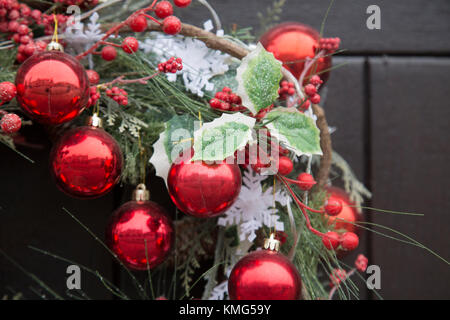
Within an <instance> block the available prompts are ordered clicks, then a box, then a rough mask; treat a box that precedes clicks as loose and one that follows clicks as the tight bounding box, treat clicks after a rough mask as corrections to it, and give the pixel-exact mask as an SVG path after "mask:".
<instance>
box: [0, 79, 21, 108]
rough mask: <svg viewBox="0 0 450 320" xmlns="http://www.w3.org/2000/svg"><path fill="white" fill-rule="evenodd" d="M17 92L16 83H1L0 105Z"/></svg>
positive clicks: (12, 97)
mask: <svg viewBox="0 0 450 320" xmlns="http://www.w3.org/2000/svg"><path fill="white" fill-rule="evenodd" d="M16 94H17V90H16V86H15V85H14V83H11V82H8V81H5V82H2V83H0V105H1V104H3V103H6V102H9V101H11V100H12V99H14V97H15V96H16Z"/></svg>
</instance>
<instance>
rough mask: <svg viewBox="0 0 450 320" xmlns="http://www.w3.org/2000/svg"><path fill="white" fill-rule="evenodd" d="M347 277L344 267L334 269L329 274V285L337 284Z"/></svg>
mask: <svg viewBox="0 0 450 320" xmlns="http://www.w3.org/2000/svg"><path fill="white" fill-rule="evenodd" d="M346 278H347V272H346V271H345V270H344V269H334V270H333V272H332V273H331V275H330V280H331V286H336V287H337V286H339V285H340V284H341V282H342V281H345V279H346Z"/></svg>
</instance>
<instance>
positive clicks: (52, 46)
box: [46, 41, 64, 52]
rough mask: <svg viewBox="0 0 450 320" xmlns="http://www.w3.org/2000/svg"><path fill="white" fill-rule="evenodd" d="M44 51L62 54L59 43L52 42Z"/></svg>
mask: <svg viewBox="0 0 450 320" xmlns="http://www.w3.org/2000/svg"><path fill="white" fill-rule="evenodd" d="M46 50H47V51H60V52H64V47H63V46H62V45H61V44H60V43H59V42H56V41H52V42H50V43H49V44H48V45H47V48H46Z"/></svg>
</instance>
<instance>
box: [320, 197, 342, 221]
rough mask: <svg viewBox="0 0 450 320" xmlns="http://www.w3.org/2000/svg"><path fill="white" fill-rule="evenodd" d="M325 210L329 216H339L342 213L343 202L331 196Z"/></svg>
mask: <svg viewBox="0 0 450 320" xmlns="http://www.w3.org/2000/svg"><path fill="white" fill-rule="evenodd" d="M324 209H325V212H326V214H328V215H329V216H337V215H338V214H339V213H341V211H342V202H341V200H339V199H337V198H335V197H333V196H330V197H329V198H328V200H327V201H326V203H325V207H324Z"/></svg>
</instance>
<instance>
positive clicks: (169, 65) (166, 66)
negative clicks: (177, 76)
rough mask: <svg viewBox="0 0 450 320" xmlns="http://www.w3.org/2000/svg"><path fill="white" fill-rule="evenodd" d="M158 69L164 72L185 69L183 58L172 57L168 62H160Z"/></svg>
mask: <svg viewBox="0 0 450 320" xmlns="http://www.w3.org/2000/svg"><path fill="white" fill-rule="evenodd" d="M158 70H159V72H163V73H169V72H170V73H176V72H177V71H181V70H183V60H182V59H181V58H175V57H172V58H170V59H169V60H167V61H166V62H161V63H160V64H158Z"/></svg>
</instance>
